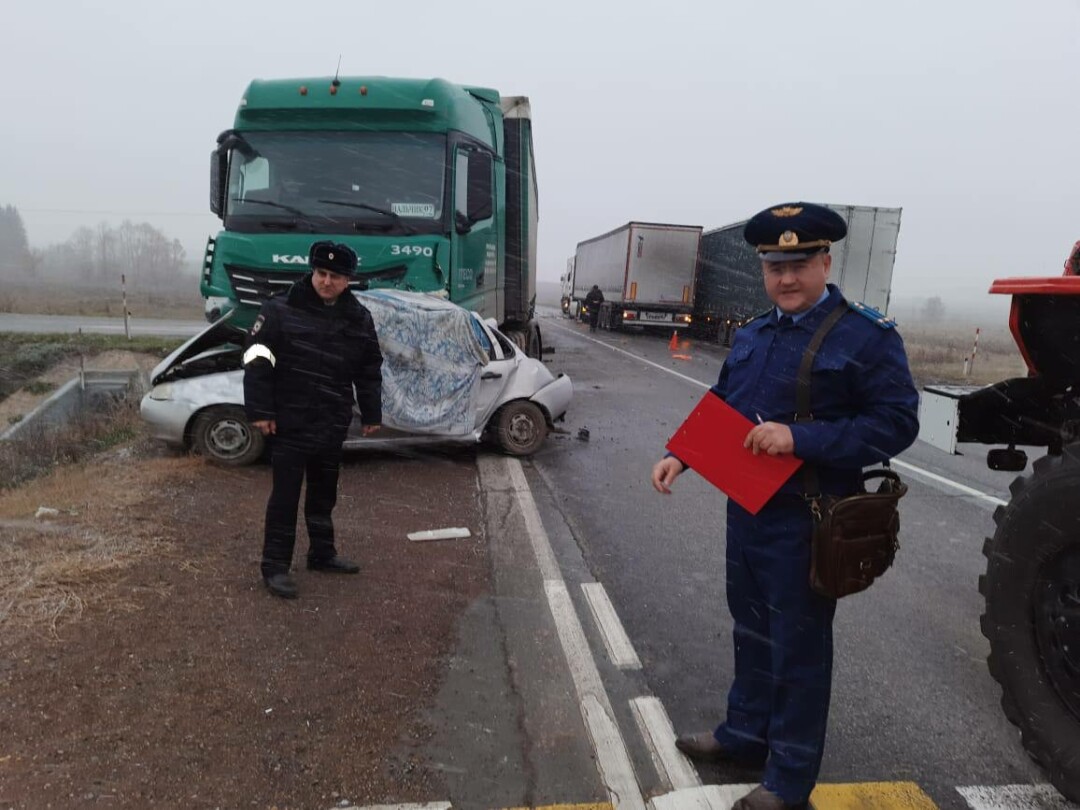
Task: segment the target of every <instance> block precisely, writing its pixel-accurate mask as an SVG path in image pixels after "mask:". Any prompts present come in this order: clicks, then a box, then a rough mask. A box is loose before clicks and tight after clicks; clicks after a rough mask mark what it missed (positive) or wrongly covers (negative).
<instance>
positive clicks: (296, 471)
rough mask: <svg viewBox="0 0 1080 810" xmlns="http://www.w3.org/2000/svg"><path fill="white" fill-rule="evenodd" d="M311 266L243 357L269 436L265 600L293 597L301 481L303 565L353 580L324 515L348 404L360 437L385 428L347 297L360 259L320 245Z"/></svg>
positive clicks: (256, 419) (248, 394)
mask: <svg viewBox="0 0 1080 810" xmlns="http://www.w3.org/2000/svg"><path fill="white" fill-rule="evenodd" d="M308 265H309V266H310V267H311V272H310V273H308V274H307V275H306V276H304V277H303V278H302V279H300V280H299V281H297V282H296V283H294V284H293V285H292V287H290V288H289V291H288V292H287V293H286V294H284V295H280V296H277V297H274V298H271V299H270V300H269V301H267V302H266V303H265V304H263V306H262V310H261V311H260V312H259V316H258V317H257V318H256V319H255V323H254V324H253V325H252V327H251V332H250V334H249V336H248V340H247V347H246V349H245V351H244V407H245V409H246V411H247V416H248V419H250V420H251V422H252V424H253V425H254V426H255V427H256V428H257V429H259V430H260V431H261V432H262V433H263V434H264V435H266V436H271V437H272V439H271V445H270V446H271V458H272V464H273V471H274V484H273V490H272V491H271V493H270V500H269V502H268V503H267V505H266V528H265V537H264V544H263V555H262V576H263V581H264V582H265V583H266V587H267V588H268V589H269V590H270V592H271V593H272V594H274V595H275V596H280V597H283V598H285V599H295V598H296V584H295V583H294V582H293V580H292V578H291V577H290V576H289V567H290V565H291V564H292V555H293V546H294V545H295V542H296V517H297V510H298V506H299V500H300V488H301V485H302V484H303V483H304V479H305V478H306V479H307V494H306V496H305V499H304V518H305V521H306V523H307V530H308V540H309V546H308V555H307V567H308V568H309V569H310V570H313V571H325V572H329V573H341V574H355V573H358V572H359V570H360V568H359V566H357V565H356V563H354V562H351V561H349V560H347V559H345V558H343V557H339V556H338V553H337V548H336V547H335V545H334V525H333V522H332V521H331V518H330V513H331V512H332V511H333V509H334V504H335V503H336V501H337V482H338V469H339V467H340V465H341V445H342V442H343V441H344V440H345V434H346V432H347V430H348V428H349V423H350V421H351V420H352V412H353V403H354V401H355V402H356V404H357V406H358V407H359V409H360V417H361V419H362V425H363V427H362V432H363V435H365V436H368V435H370V434H372V433H374V432H375V431H377V430H378V429H379V426H380V423H381V422H382V352H381V351H380V350H379V341H378V337H377V335H376V334H375V324H374V321H372V318H371V313H370V312H368V310H367V309H366V308H365V307H364V306H362V305H361V304H360V302H359V301H357V300H356V298H355V297H354V296H353V295H352V294H351V293H349V292H348V285H349V279H350V278H351V277H352V276H353V275H354V274H355V273H356V266H357V260H356V254H355V253H354V252H353V251H352V249H351V248H349V247H348V246H347V245H342V244H335V243H333V242H330V241H322V242H316V243H315V244H313V245H312V246H311V252H310V254H309V257H308ZM354 389H355V395H354ZM354 396H355V400H354Z"/></svg>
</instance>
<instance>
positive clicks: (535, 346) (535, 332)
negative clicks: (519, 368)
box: [503, 321, 543, 360]
mask: <svg viewBox="0 0 1080 810" xmlns="http://www.w3.org/2000/svg"><path fill="white" fill-rule="evenodd" d="M503 334H504V335H506V337H507V338H509V339H510V341H511V342H512V343H513V344H514V345H515V346H517V347H518V348H519V349H521V350H522V351H523V352H525V356H526V357H534V358H536V359H537V360H542V359H543V357H541V352H542V351H543V344H542V343H541V342H540V327H539V326H537V325H536V322H535V321H530V322H529V323H528V324H527V325H526V326H525V328H524V329H510V330H508V331H506V332H503Z"/></svg>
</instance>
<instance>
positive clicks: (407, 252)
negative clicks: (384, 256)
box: [390, 245, 435, 256]
mask: <svg viewBox="0 0 1080 810" xmlns="http://www.w3.org/2000/svg"><path fill="white" fill-rule="evenodd" d="M390 255H391V256H433V255H435V251H434V249H433V248H432V247H430V246H425V245H391V246H390Z"/></svg>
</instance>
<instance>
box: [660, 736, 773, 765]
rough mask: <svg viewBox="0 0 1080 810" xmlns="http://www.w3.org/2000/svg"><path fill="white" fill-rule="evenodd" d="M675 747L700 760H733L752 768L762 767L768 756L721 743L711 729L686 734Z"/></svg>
mask: <svg viewBox="0 0 1080 810" xmlns="http://www.w3.org/2000/svg"><path fill="white" fill-rule="evenodd" d="M675 747H676V748H678V749H679V750H680V751H682V752H683V753H684V754H686V755H687V756H688V757H690V758H691V759H696V760H698V761H699V762H732V763H735V764H737V765H746V766H747V767H751V768H760V767H761V766H763V765H764V764H765V759H766V757H767V756H768V755H767V754H763V755H761V756H752V755H749V754H744V753H742V752H741V751H733V750H732V749H730V748H728V747H726V746H723V745H721V744H720V743H719V742H718V741H717V739H716V737H714V736H713V733H712V732H711V731H699V732H698V733H696V734H684V735H682V736H681V737H679V738H678V739H677V740H675Z"/></svg>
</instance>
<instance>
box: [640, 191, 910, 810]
mask: <svg viewBox="0 0 1080 810" xmlns="http://www.w3.org/2000/svg"><path fill="white" fill-rule="evenodd" d="M846 234H847V225H846V223H845V222H844V220H843V219H842V218H841V217H840V216H839V215H838V214H837V213H835V212H834V211H832V210H831V209H829V208H826V207H824V206H820V205H812V204H810V203H802V202H798V203H785V204H783V205H778V206H774V207H772V208H769V209H766V210H765V211H762V212H760V213H759V214H757V215H756V216H754V217H753V218H752V219H750V220H749V221H748V222H747V224H746V228H745V230H744V233H743V235H744V237H745V238H746V240H747V241H748V242H749V243H750V244H752V245H754V246H755V247H756V248H757V250H758V253H759V255H760V257H761V266H762V271H763V275H764V282H765V290H766V292H767V293H768V296H769V298H770V299H771V300H772V302H773V303H774V304H775V305H776V306H775V307H774V308H773V309H770V310H769V311H768V312H766V313H763V314H762V315H760V316H758V317H757V318H755V319H754V320H752V321H751V322H750V323H748V324H747V325H746V326H744V327H743V328H741V329H739V330H738V331H736V333H735V339H734V344H733V345H732V347H731V352H730V354H729V355H728V357H727V359H726V360H725V361H724V366H723V368H722V369H721V371H720V379H719V380H718V382H717V384H716V385H715V386H713V388H712V392H713V393H714V394H716V395H717V396H719V397H720V398H721V399H723V400H724V401H725V402H727V404H728V405H730V406H732V407H733V408H734V409H735V410H737V411H739V412H740V413H741V414H742V415H743V416H745V417H747V418H748V419H749V420H750V421H751V422H754V423H756V424H755V426H754V427H753V428H752V429H751V430H750V432H749V433H748V435H747V436H746V440H745V446H746V447H748V448H750V449H751V450H752V451H753V452H754V453H769V454H771V455H778V454H791V455H794V456H795V457H797V458H800V459H802V460H803V461H804V463H805V465H813V466H814V468H815V469H816V471H817V475H818V479H819V484H820V489H821V492H822V493H824V494H826V495H835V496H843V495H851V494H854V493H855V492H857V491H859V489H860V488H861V471H862V468H863V467H867V466H870V465H872V464H876V463H879V462H882V461H885V460H887V459H888V458H890V457H891V456H894V455H896V454H897V453H899V452H901V451H902V450H904V449H906V448H907V447H909V446H910V445H911V444H912V442H914V441H915V437H916V435H917V433H918V404H919V398H918V394H917V392H916V390H915V386H914V383H913V382H912V379H911V372H910V370H909V368H908V362H907V356H906V354H905V353H904V345H903V342H902V341H901V340H900V336H899V335H898V334H897V332H896V329H895V324H894V323H893V322H892V321H891V320H889V319H888V318H885V317H884V316H882V315H881V314H880V313H878V312H875V311H874V310H872V309H870V308H869V307H867V306H865V305H863V304H859V303H857V302H851V303H849V302H848V301H846V300H845V299H844V298H843V296H841V295H840V291H839V290H838V289H837V288H836V287H834V286H833V285H831V284H828V278H829V269H830V267H831V263H832V259H831V257H830V256H829V246H830V245H831V244H832V243H833V242H836V241H838V240H840V239H843V238H844V236H845V235H846ZM838 307H843V308H844V310H845V312H844V314H843V316H842V317H840V319H839V320H838V321H837V322H836V324H835V325H834V326H833V328H832V329H831V331H829V332H828V334H827V336H826V337H825V340H824V342H823V343H822V345H821V347H820V349H819V350H818V352H817V354H816V356H815V359H814V364H813V367H812V370H811V378H812V379H811V405H812V418H811V419H810V420H807V421H799V422H798V423H796V422H795V409H796V381H797V377H798V369H799V364H800V361H801V360H802V356H803V353H804V350H805V349H806V347H807V344H808V343H809V342H810V339H811V337H812V336H813V335H814V332H815V331H816V330H817V328H818V326H819V325H821V323H822V321H824V320H825V318H826V317H827V316H828V315H829V314H830V313H831V312H833V311H834V310H836V309H837V308H838ZM684 470H685V465H684V464H683V463H682V462H681V461H679V459H677V458H675V457H674V456H670V455H669V456H668V457H667V458H664V459H662V460H661V461H659V462H658V463H657V464H656V466H655V467H654V468H653V474H652V483H653V486H654V487H655V488H656V489H657V490H658V491H660V492H661V493H664V494H670V492H671V489H670V487H671V485H672V483H673V482H674V481H675V479H676V478H677V477H678V476H679V475H680V474H681V473H682V472H683V471H684ZM805 495H806V484H805V481H804V479H803V477H802V475H800V474H796V475H795V476H793V477H792V478H791V479H790V480H789V481H788V482H787V483H786V484H784V486H783V487H781V489H780V491H779V492H778V493H777V494H776V495H774V496H773V498H772V499H771V500H770V501H769V502H768V503H766V504H765V506H764V507H762V509H761V510H760V511H759V512H757V514H753V515H752V514H750V513H749V512H747V511H746V510H744V509H743V508H742V507H740V506H739V505H738V504H736V503H735V502H734V501H731V500H729V501H728V505H727V533H726V557H727V560H726V570H727V574H726V580H727V600H728V607H729V609H730V611H731V615H732V618H733V619H734V624H735V630H734V643H735V677H734V681H733V683H732V685H731V689H730V691H729V692H728V702H727V716H726V718H725V720H724V722H722V723H720V724H719V725H718V726H717V727H716V728H715V729H714V730H713V731H705V732H699V733H695V734H686V735H683V736H682V737H679V738H678V740H677V741H676V745H677V746H678V748H679V750H681V751H683V752H684V753H685V754H687V755H689V756H691V757H694V758H696V759H699V760H703V761H711V762H717V761H737V762H741V763H744V764H750V765H753V766H759V767H761V768H762V769H763V770H764V775H763V778H762V784H761V785H760V786H758V787H757V788H755V789H754V790H753V791H752V792H751V793H750V794H748V795H747V796H744V797H743V798H741V799H739V801H738V802H736V803H735V806H734V810H802V809H803V808H807V807H809V797H810V793H811V791H812V790H813V788H814V785H815V783H816V781H817V776H818V770H819V768H820V766H821V757H822V753H823V751H824V745H825V730H826V725H827V720H828V714H829V702H830V691H831V684H832V654H833V641H832V623H833V615H834V613H835V610H836V601H835V600H833V599H829V598H827V597H825V596H821V595H819V594H817V593H816V592H814V591H813V590H812V589H811V588H810V584H809V578H810V538H811V534H812V531H813V519H812V515H811V511H810V508H809V506H808V505H807V502H806V499H805V497H804V496H805Z"/></svg>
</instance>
